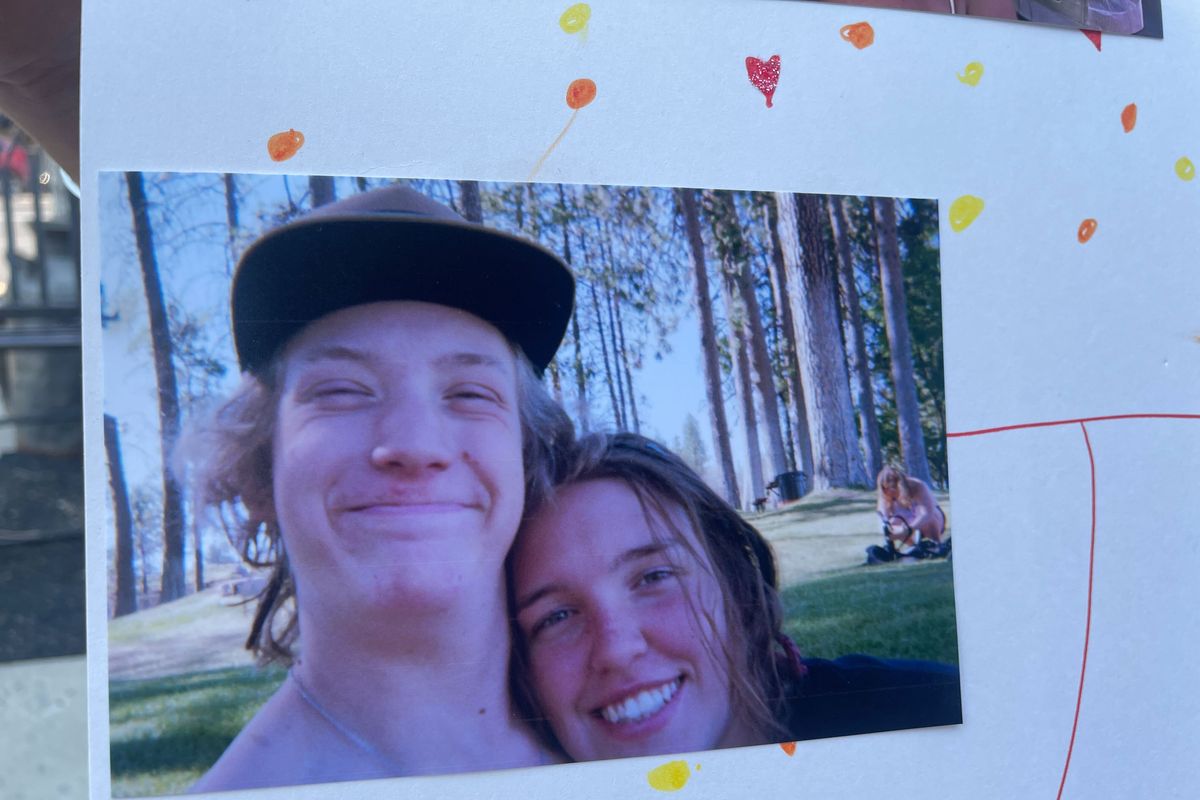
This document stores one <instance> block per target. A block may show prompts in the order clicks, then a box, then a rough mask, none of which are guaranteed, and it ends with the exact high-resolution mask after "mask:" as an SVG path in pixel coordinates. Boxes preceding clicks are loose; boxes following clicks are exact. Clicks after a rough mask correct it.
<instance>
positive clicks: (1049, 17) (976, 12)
mask: <svg viewBox="0 0 1200 800" xmlns="http://www.w3.org/2000/svg"><path fill="white" fill-rule="evenodd" d="M815 1H816V2H831V3H837V4H839V5H848V6H865V7H868V8H897V9H902V10H905V11H929V12H933V13H935V14H960V15H966V16H971V17H989V18H991V19H1006V20H1013V21H1021V22H1038V23H1042V24H1044V25H1059V26H1063V27H1067V28H1078V29H1080V30H1087V31H1099V32H1101V33H1115V34H1135V35H1139V36H1150V37H1153V38H1155V39H1161V38H1162V35H1163V31H1162V0H815Z"/></svg>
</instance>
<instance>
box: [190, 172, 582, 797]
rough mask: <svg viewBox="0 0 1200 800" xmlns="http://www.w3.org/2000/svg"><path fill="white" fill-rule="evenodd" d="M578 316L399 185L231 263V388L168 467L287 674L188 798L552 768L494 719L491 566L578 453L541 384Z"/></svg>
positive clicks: (568, 296)
mask: <svg viewBox="0 0 1200 800" xmlns="http://www.w3.org/2000/svg"><path fill="white" fill-rule="evenodd" d="M573 297H574V281H573V279H572V277H571V274H570V271H569V270H568V269H567V267H566V265H564V264H563V263H562V262H561V261H560V260H559V259H558V258H557V257H556V256H554V255H553V254H551V253H550V252H549V251H547V250H544V249H542V248H541V247H539V246H537V245H534V244H532V243H529V242H527V241H525V240H522V239H519V238H516V237H513V236H509V235H507V234H504V233H501V232H498V231H494V230H491V229H488V228H484V227H482V226H479V225H474V224H470V223H467V222H465V221H464V220H462V219H461V218H459V217H458V216H457V215H456V214H454V213H453V212H451V211H449V210H448V209H446V208H444V207H443V206H440V205H438V204H437V203H434V202H432V201H430V200H429V199H427V198H425V197H423V196H421V195H420V194H417V193H416V192H413V191H411V190H409V189H405V188H400V187H392V188H388V189H383V190H379V191H375V192H370V193H366V194H361V195H357V196H354V197H352V198H349V199H347V200H345V201H342V202H340V203H336V204H333V205H330V206H326V207H324V208H322V209H320V210H318V211H317V212H314V213H312V214H310V215H309V216H307V217H305V218H303V219H301V220H299V221H297V222H294V223H291V224H288V225H285V226H283V227H282V228H279V229H276V230H275V231H272V232H270V233H268V234H266V235H265V236H264V237H263V238H261V239H260V240H259V241H258V242H256V243H255V244H254V245H253V246H252V247H251V248H250V249H249V250H248V251H247V252H246V254H245V256H244V257H243V259H242V261H241V263H240V264H239V266H238V271H237V274H236V276H235V278H234V286H233V297H232V311H233V327H234V339H235V344H236V347H237V351H238V357H239V360H240V362H241V366H242V369H243V371H244V373H245V375H244V378H243V384H242V386H241V388H240V389H239V390H238V392H237V393H236V394H235V395H234V396H233V397H232V398H231V399H230V400H228V401H227V402H226V403H225V404H224V405H223V406H222V407H221V408H220V409H219V410H218V411H217V412H216V413H215V414H214V415H213V417H212V419H211V420H209V421H208V423H207V424H206V425H204V426H201V427H200V428H198V429H197V430H196V431H195V432H193V434H192V435H191V436H190V437H189V438H188V439H187V440H186V442H185V444H184V446H183V451H184V455H185V457H186V456H190V458H189V459H188V460H189V461H191V462H192V464H193V477H194V483H195V485H196V487H197V503H198V504H200V505H204V506H209V507H216V508H218V509H221V510H222V511H223V512H224V513H223V518H224V519H227V520H228V519H231V518H232V519H234V520H235V521H234V522H233V523H232V524H233V527H234V529H235V530H234V533H235V535H236V537H237V538H238V540H239V541H240V543H241V544H242V550H243V554H244V555H245V556H246V557H247V559H248V560H250V561H251V562H253V563H256V564H260V565H270V566H271V567H272V569H273V573H272V578H271V581H270V583H269V585H268V587H267V589H266V590H265V591H264V593H263V595H262V596H261V597H260V599H259V611H258V615H257V617H256V620H255V625H254V629H253V631H252V633H251V637H250V641H249V642H248V646H250V647H252V648H253V649H254V650H255V651H256V652H257V653H258V654H259V655H260V657H261V658H263V659H264V660H280V661H283V662H284V663H287V664H290V666H291V671H290V673H289V678H288V680H287V681H285V683H284V684H283V686H282V687H281V688H280V689H279V690H278V692H276V694H275V695H274V696H272V697H271V699H270V700H268V701H267V703H266V704H265V705H264V706H263V708H262V709H261V710H260V711H259V712H258V714H257V715H256V716H255V717H254V718H253V719H252V720H251V721H250V723H249V724H248V725H247V726H246V728H245V729H244V730H243V731H242V732H241V734H240V735H239V736H238V737H237V739H236V740H235V741H234V742H233V743H232V744H231V745H230V747H229V748H228V750H226V752H225V754H224V755H223V756H222V757H221V759H220V760H219V761H218V762H217V763H216V765H215V766H214V767H213V768H212V769H211V770H210V771H209V772H208V773H207V774H206V775H205V776H204V777H203V778H202V779H201V780H200V782H199V783H198V784H197V785H196V786H195V787H194V789H195V790H224V789H234V788H249V787H257V786H274V785H288V784H299V783H317V782H327V781H335V780H349V779H360V778H374V777H387V776H396V775H411V774H429V773H444V772H462V771H471V770H482V769H496V768H503V767H517V766H528V765H534V764H539V763H548V761H549V760H550V759H551V758H553V756H552V755H551V754H550V753H548V752H547V751H546V750H545V749H544V748H543V746H542V745H541V744H540V743H539V742H538V741H537V740H536V739H535V737H534V736H533V734H532V733H531V731H530V730H529V728H528V727H527V726H526V724H525V723H524V722H523V721H521V720H519V719H517V718H515V716H514V714H513V711H512V707H511V704H510V701H509V697H508V682H507V666H508V656H509V625H508V621H507V613H506V608H505V586H504V568H503V565H504V559H505V556H506V554H507V552H508V549H509V546H510V545H511V543H512V540H513V537H514V535H515V533H516V530H517V526H518V524H519V522H520V519H521V515H522V511H523V508H524V505H525V502H526V501H527V500H530V499H532V498H533V497H534V496H536V495H537V494H538V493H539V492H540V491H541V490H542V489H543V488H544V487H545V485H546V478H544V477H542V476H544V475H546V474H547V473H548V471H549V469H550V465H551V463H552V461H553V458H554V453H555V451H556V449H557V448H559V447H561V446H564V445H565V444H567V443H568V442H569V441H570V439H571V436H572V432H571V425H570V422H569V420H568V419H567V418H566V416H565V414H563V412H562V410H561V409H559V408H558V407H557V405H555V404H554V402H553V401H552V400H551V399H550V398H549V397H548V396H547V395H546V393H545V390H544V388H543V387H542V385H541V383H540V381H539V380H538V377H537V373H538V372H540V371H541V370H542V369H544V367H545V366H546V365H547V364H548V363H549V361H550V360H551V359H552V358H553V354H554V351H555V349H556V348H557V347H558V344H559V342H560V340H561V338H562V335H563V333H564V331H565V329H566V324H567V321H568V320H569V318H570V313H571V306H572V302H573Z"/></svg>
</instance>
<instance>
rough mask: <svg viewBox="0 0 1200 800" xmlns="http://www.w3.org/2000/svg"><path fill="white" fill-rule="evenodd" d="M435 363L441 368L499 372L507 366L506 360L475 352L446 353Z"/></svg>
mask: <svg viewBox="0 0 1200 800" xmlns="http://www.w3.org/2000/svg"><path fill="white" fill-rule="evenodd" d="M433 363H434V364H436V365H437V366H439V367H451V366H453V367H491V368H494V369H498V370H504V369H505V366H506V364H505V362H504V360H503V359H500V358H497V357H496V356H493V355H490V354H488V353H473V352H459V353H446V354H445V355H441V356H438V357H437V358H435V359H434V360H433Z"/></svg>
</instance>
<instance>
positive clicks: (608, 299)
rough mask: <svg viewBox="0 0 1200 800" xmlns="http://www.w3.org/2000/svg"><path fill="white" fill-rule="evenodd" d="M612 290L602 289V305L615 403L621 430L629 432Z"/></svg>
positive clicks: (623, 367) (626, 368) (622, 367)
mask: <svg viewBox="0 0 1200 800" xmlns="http://www.w3.org/2000/svg"><path fill="white" fill-rule="evenodd" d="M613 303H614V301H613V290H612V287H611V286H605V287H604V305H605V309H606V310H607V311H608V338H609V343H610V344H612V351H613V371H614V372H615V373H616V379H617V402H618V403H620V409H621V430H623V431H624V430H629V420H628V419H627V417H626V415H625V408H626V406H625V374H626V372H627V371H628V366H627V365H626V364H625V363H624V361H625V353H624V352H623V351H622V350H621V343H620V341H618V339H617V319H616V314H615V313H614V312H613Z"/></svg>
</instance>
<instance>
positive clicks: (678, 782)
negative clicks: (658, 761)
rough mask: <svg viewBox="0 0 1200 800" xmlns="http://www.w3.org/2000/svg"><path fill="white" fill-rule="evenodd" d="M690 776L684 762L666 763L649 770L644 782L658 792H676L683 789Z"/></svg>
mask: <svg viewBox="0 0 1200 800" xmlns="http://www.w3.org/2000/svg"><path fill="white" fill-rule="evenodd" d="M690 776H691V772H690V771H689V770H688V765H687V762H686V761H668V762H667V763H665V764H663V765H662V766H660V767H655V768H654V769H652V770H650V774H649V775H647V776H646V780H647V781H649V782H650V786H651V788H654V789H658V790H659V791H660V792H677V791H679V790H680V789H682V788H683V787H684V784H686V783H687V781H688V778H689V777H690Z"/></svg>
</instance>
